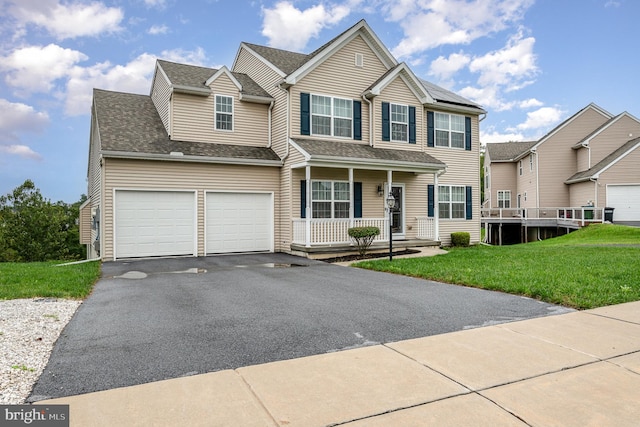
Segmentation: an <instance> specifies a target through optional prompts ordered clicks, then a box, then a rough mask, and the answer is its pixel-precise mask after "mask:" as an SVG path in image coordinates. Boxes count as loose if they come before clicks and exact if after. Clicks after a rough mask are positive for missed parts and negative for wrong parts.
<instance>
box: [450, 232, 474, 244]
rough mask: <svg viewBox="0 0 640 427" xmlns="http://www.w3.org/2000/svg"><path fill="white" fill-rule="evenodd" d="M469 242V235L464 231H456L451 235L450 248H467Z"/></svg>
mask: <svg viewBox="0 0 640 427" xmlns="http://www.w3.org/2000/svg"><path fill="white" fill-rule="evenodd" d="M470 240H471V235H470V234H469V233H467V232H466V231H457V232H455V233H451V246H463V247H467V246H469V241H470Z"/></svg>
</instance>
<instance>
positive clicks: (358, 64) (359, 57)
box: [356, 53, 364, 68]
mask: <svg viewBox="0 0 640 427" xmlns="http://www.w3.org/2000/svg"><path fill="white" fill-rule="evenodd" d="M356 67H359V68H362V67H364V55H362V54H361V53H356Z"/></svg>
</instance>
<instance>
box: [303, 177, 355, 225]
mask: <svg viewBox="0 0 640 427" xmlns="http://www.w3.org/2000/svg"><path fill="white" fill-rule="evenodd" d="M349 204H350V197H349V183H348V182H344V181H311V217H312V218H349Z"/></svg>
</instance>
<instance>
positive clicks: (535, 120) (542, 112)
mask: <svg viewBox="0 0 640 427" xmlns="http://www.w3.org/2000/svg"><path fill="white" fill-rule="evenodd" d="M564 113H565V112H564V111H562V110H560V109H559V108H556V107H542V108H539V109H537V110H535V111H531V112H529V113H527V120H526V121H525V122H524V123H520V124H519V125H518V126H516V128H517V129H519V130H529V129H540V128H548V127H551V126H552V125H555V124H556V123H558V122H559V121H560V119H561V118H562V115H563V114H564Z"/></svg>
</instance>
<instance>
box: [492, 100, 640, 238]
mask: <svg viewBox="0 0 640 427" xmlns="http://www.w3.org/2000/svg"><path fill="white" fill-rule="evenodd" d="M639 137H640V121H639V120H638V119H637V118H635V117H634V116H632V115H631V114H629V113H627V112H623V113H621V114H618V115H615V116H614V115H612V114H611V113H609V112H607V111H606V110H604V109H602V108H601V107H599V106H598V105H596V104H593V103H592V104H589V105H587V106H586V107H584V108H583V109H581V110H580V111H578V112H577V113H575V114H574V115H572V116H571V117H569V118H568V119H566V120H565V121H563V122H562V123H560V124H559V125H558V126H556V127H555V128H554V129H553V130H551V131H550V132H549V133H547V134H546V135H545V136H543V137H542V138H541V139H540V140H538V141H530V142H507V143H492V144H487V146H486V154H485V182H484V185H485V198H486V201H485V206H486V207H487V208H488V209H484V210H483V223H484V224H486V225H487V227H488V229H489V228H493V232H490V233H487V235H488V236H489V239H491V240H492V241H494V242H496V241H497V240H502V239H500V237H503V238H505V239H507V240H509V241H516V242H519V241H528V240H532V239H534V240H535V239H537V238H539V237H540V236H541V233H542V237H544V236H553V235H556V234H557V233H558V232H559V231H560V232H563V231H565V230H566V229H568V230H571V229H575V228H577V227H580V226H583V225H585V224H586V223H589V222H591V221H600V222H601V221H603V220H605V219H607V218H606V216H605V214H604V208H605V207H607V208H612V209H613V216H612V218H610V219H614V220H615V222H623V223H624V222H626V221H640V168H638V167H637V165H638V164H639V162H640V150H638V147H640V138H639ZM607 210H608V211H611V209H607ZM492 225H494V226H493V227H492ZM495 225H498V226H499V227H501V228H502V230H497V229H496V227H495ZM501 231H502V233H501ZM496 234H502V236H498V239H496ZM514 234H515V237H514Z"/></svg>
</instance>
